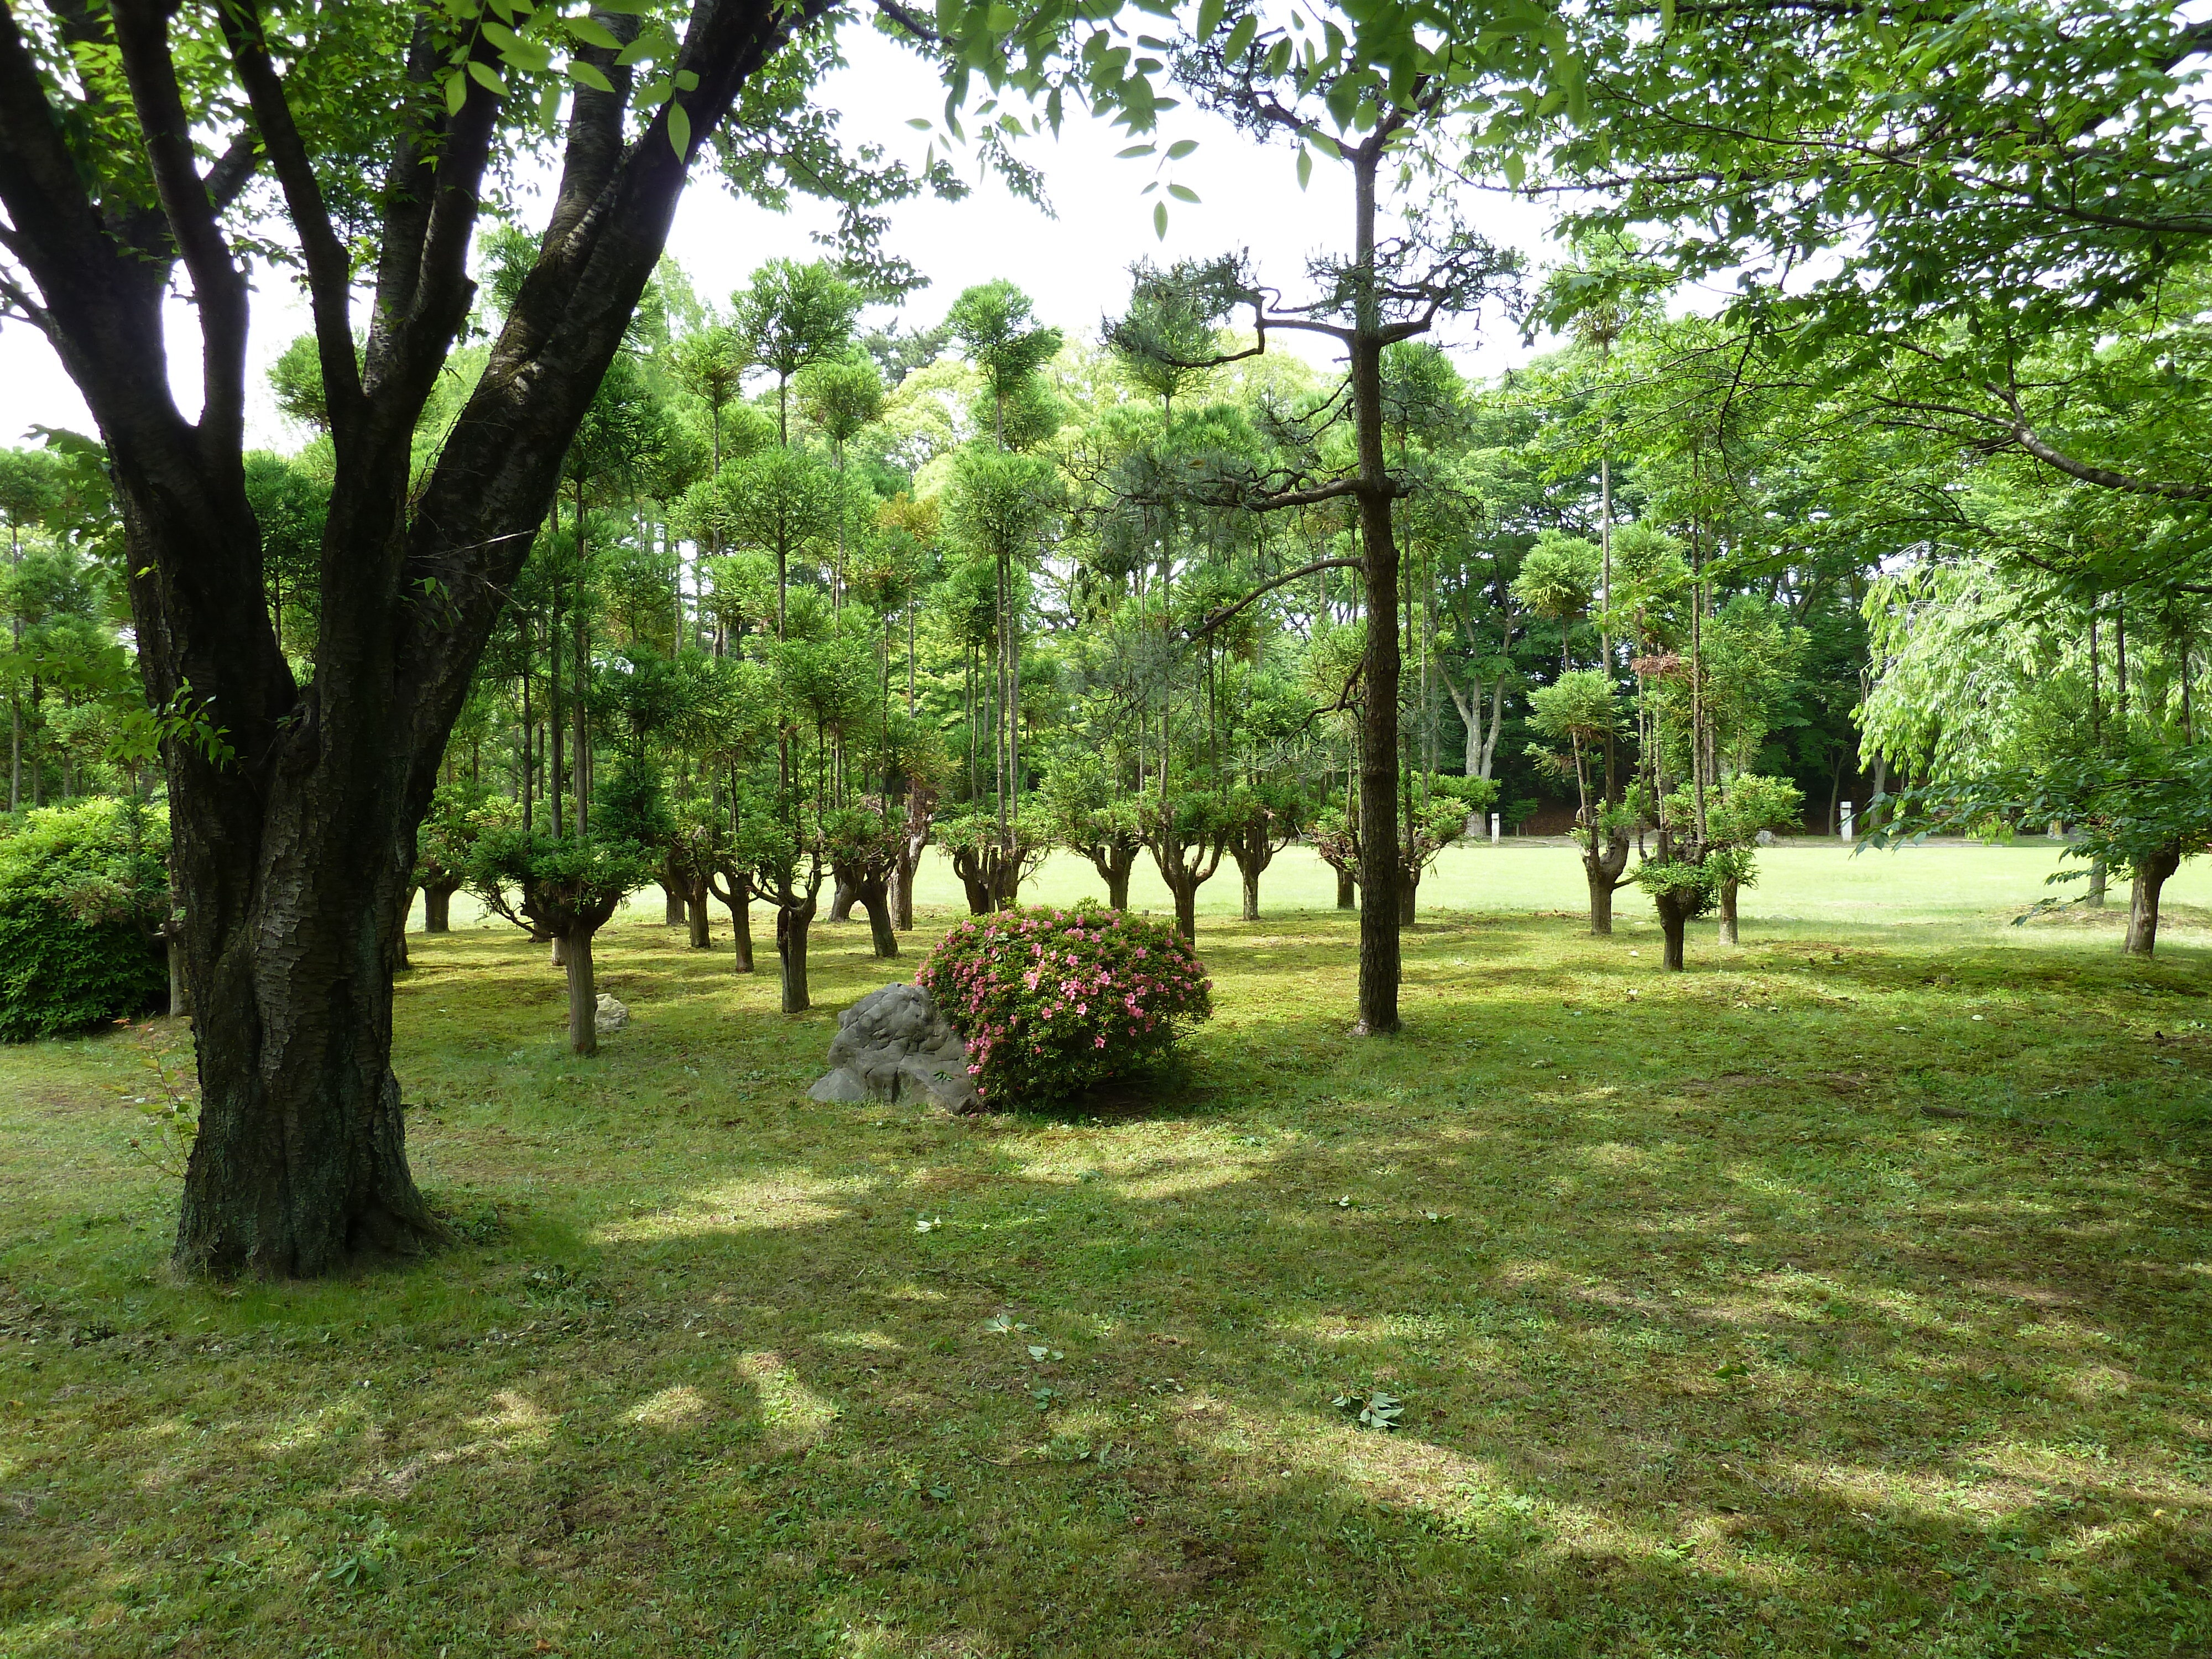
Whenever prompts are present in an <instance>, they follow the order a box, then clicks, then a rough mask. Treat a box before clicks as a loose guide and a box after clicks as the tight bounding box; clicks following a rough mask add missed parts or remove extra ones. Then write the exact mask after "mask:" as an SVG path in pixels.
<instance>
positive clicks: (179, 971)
mask: <svg viewBox="0 0 2212 1659" xmlns="http://www.w3.org/2000/svg"><path fill="white" fill-rule="evenodd" d="M168 945H169V1018H172V1019H177V1018H182V1017H183V1016H185V1015H186V1014H189V1013H191V1011H192V987H191V982H190V981H188V980H186V979H185V942H184V940H183V939H181V938H180V937H179V936H178V935H177V934H175V933H171V934H170V935H169V939H168Z"/></svg>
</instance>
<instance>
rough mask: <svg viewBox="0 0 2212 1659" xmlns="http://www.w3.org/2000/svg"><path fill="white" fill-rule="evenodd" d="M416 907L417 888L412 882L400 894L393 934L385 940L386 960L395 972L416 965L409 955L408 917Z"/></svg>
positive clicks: (393, 916)
mask: <svg viewBox="0 0 2212 1659" xmlns="http://www.w3.org/2000/svg"><path fill="white" fill-rule="evenodd" d="M414 908H415V889H414V887H413V886H412V885H411V884H410V886H409V887H408V889H407V890H406V891H405V892H404V893H402V894H401V895H400V896H399V908H398V909H397V910H395V911H393V912H392V936H391V938H389V939H386V940H385V941H384V955H385V960H386V961H387V962H389V963H391V964H392V972H393V973H395V974H404V973H405V972H406V971H407V970H408V969H410V968H412V967H413V966H414V965H415V964H414V963H412V962H410V960H409V959H408V956H407V918H408V916H409V915H410V914H412V912H413V911H414Z"/></svg>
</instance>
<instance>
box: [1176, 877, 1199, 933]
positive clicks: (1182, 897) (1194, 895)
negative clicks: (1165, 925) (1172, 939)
mask: <svg viewBox="0 0 2212 1659" xmlns="http://www.w3.org/2000/svg"><path fill="white" fill-rule="evenodd" d="M1174 886H1175V912H1176V932H1177V933H1181V934H1182V936H1183V939H1185V940H1186V941H1187V942H1188V943H1190V944H1193V945H1195V944H1196V943H1197V942H1198V884H1197V883H1196V882H1194V881H1188V880H1185V881H1178V882H1176V883H1175V884H1174Z"/></svg>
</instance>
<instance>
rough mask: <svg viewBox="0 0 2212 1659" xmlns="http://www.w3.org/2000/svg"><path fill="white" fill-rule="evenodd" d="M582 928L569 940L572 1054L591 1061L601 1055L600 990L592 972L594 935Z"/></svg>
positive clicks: (569, 1049) (569, 1036)
mask: <svg viewBox="0 0 2212 1659" xmlns="http://www.w3.org/2000/svg"><path fill="white" fill-rule="evenodd" d="M593 931H594V930H592V929H589V928H583V927H580V928H578V929H577V930H576V931H575V932H574V933H571V934H569V935H568V963H567V966H568V1052H569V1053H570V1054H577V1055H580V1056H581V1057H582V1058H584V1059H586V1060H589V1059H590V1058H591V1057H592V1055H593V1054H598V1053H599V982H598V981H597V980H596V979H595V978H594V977H593V975H592V932H593Z"/></svg>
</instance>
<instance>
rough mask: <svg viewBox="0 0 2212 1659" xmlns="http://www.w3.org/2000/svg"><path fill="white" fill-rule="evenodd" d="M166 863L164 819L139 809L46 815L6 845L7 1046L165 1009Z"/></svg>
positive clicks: (32, 817) (126, 804) (1, 1028)
mask: <svg viewBox="0 0 2212 1659" xmlns="http://www.w3.org/2000/svg"><path fill="white" fill-rule="evenodd" d="M4 822H5V820H0V823H4ZM168 851H169V824H168V818H167V815H166V814H165V813H162V812H161V811H156V810H155V809H152V808H149V807H148V806H146V805H143V803H141V802H137V801H131V800H89V801H85V802H82V803H81V804H79V805H74V806H51V807H46V808H44V809H41V810H39V811H32V812H29V813H27V814H26V815H25V816H24V817H23V818H22V820H21V825H20V827H19V828H17V829H15V831H14V832H13V833H12V834H6V835H4V836H0V1040H4V1041H7V1042H28V1041H31V1040H33V1039H34V1038H38V1037H46V1036H54V1035H56V1034H57V1033H58V1032H62V1031H70V1030H81V1029H82V1028H83V1027H85V1026H88V1025H97V1024H100V1023H101V1022H103V1021H106V1020H112V1019H116V1018H122V1017H124V1016H125V1015H130V1014H137V1013H143V1012H146V1011H147V1010H149V1009H152V1008H156V1007H159V1006H161V1002H162V999H163V997H164V996H165V995H167V992H168V988H169V977H168V967H167V952H166V945H165V943H164V933H163V929H164V927H165V925H166V924H167V921H168V919H169V878H168V867H167V860H168Z"/></svg>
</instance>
